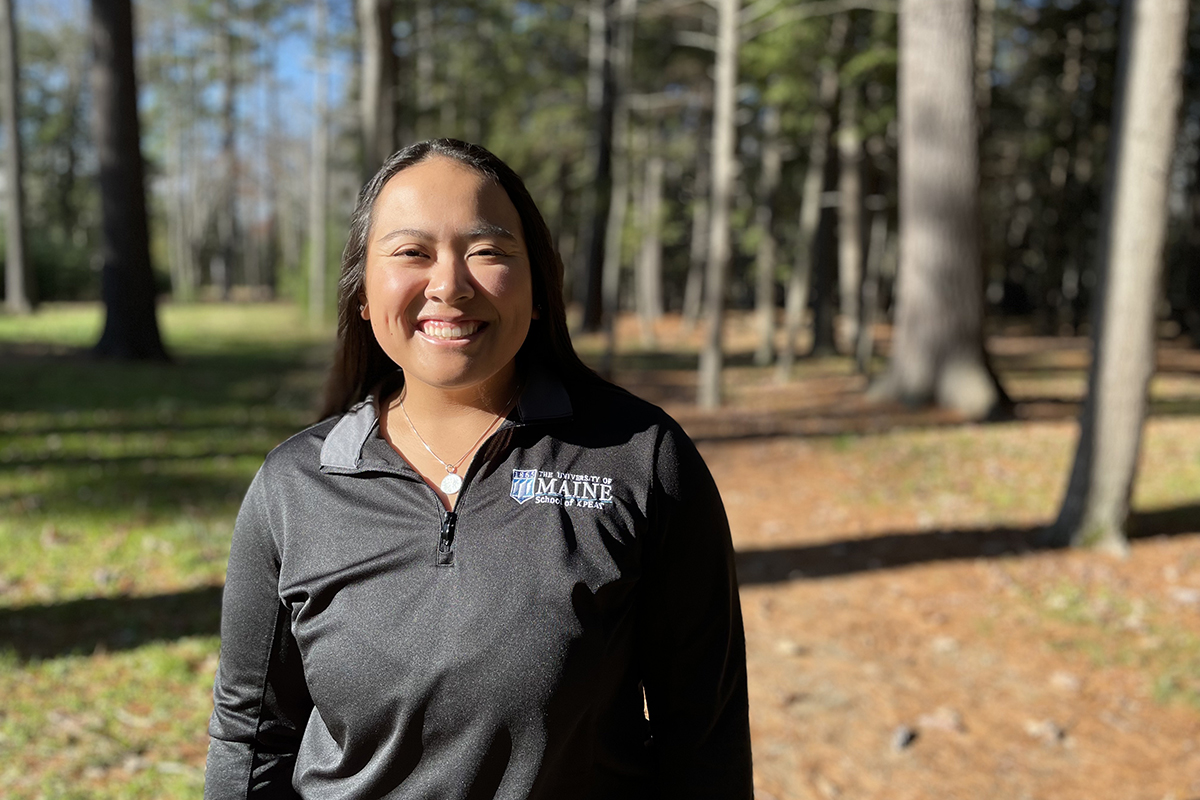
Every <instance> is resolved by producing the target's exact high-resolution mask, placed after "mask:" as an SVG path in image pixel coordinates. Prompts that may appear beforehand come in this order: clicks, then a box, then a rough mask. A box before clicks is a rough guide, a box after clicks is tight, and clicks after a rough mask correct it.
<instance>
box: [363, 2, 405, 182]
mask: <svg viewBox="0 0 1200 800" xmlns="http://www.w3.org/2000/svg"><path fill="white" fill-rule="evenodd" d="M392 5H393V4H392V0H358V24H359V31H360V38H361V41H362V97H361V100H360V106H359V111H360V114H361V117H362V136H363V176H364V178H370V177H371V176H372V175H374V174H375V171H376V170H378V169H379V167H380V166H382V165H383V162H384V161H386V160H387V157H388V156H390V155H391V154H392V151H394V150H395V149H396V54H395V52H394V51H393V49H392V45H393V38H394V37H393V35H392Z"/></svg>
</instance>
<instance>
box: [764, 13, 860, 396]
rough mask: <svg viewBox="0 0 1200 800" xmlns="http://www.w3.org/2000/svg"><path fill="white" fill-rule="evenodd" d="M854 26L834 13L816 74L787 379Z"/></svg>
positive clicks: (791, 279)
mask: <svg viewBox="0 0 1200 800" xmlns="http://www.w3.org/2000/svg"><path fill="white" fill-rule="evenodd" d="M849 29H850V15H849V14H848V13H841V14H838V15H837V16H835V17H834V18H833V21H832V24H831V26H830V29H829V38H828V40H827V45H826V52H825V58H824V59H822V61H821V65H820V69H819V73H818V78H817V108H816V116H815V118H814V119H813V128H812V136H811V139H810V142H809V149H808V164H807V165H806V166H805V170H804V180H803V183H802V184H801V189H800V192H801V197H800V222H799V226H798V235H797V242H796V252H795V255H794V256H793V258H794V260H793V262H792V269H791V273H790V274H789V276H788V287H787V297H786V299H785V301H784V315H783V328H784V332H783V346H782V347H780V348H779V353H778V354H777V356H776V360H775V366H776V376H777V378H778V379H779V380H788V379H789V378H790V377H791V374H792V365H793V364H794V363H795V359H796V347H797V343H798V342H797V340H798V339H799V336H800V328H801V325H802V323H803V321H804V312H805V310H806V309H807V308H808V291H809V286H810V285H811V281H812V272H813V261H814V259H815V257H816V249H817V233H818V227H819V226H820V224H821V194H822V189H823V188H824V186H825V173H826V165H827V163H828V161H829V149H830V147H829V145H830V139H831V138H832V131H833V112H834V106H835V105H836V104H837V99H838V91H839V87H840V80H839V78H838V62H839V61H840V59H841V57H842V50H843V48H844V47H845V44H846V39H847V35H848V32H849Z"/></svg>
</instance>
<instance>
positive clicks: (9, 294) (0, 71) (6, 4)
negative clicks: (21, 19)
mask: <svg viewBox="0 0 1200 800" xmlns="http://www.w3.org/2000/svg"><path fill="white" fill-rule="evenodd" d="M0 83H3V87H0V88H2V89H3V92H4V189H5V191H4V223H5V225H4V235H5V240H4V247H5V259H4V305H5V306H6V307H7V308H8V310H9V311H11V312H13V313H15V314H28V313H29V312H30V311H31V310H32V307H33V305H32V303H31V302H30V296H31V295H32V293H33V292H32V291H31V290H32V286H31V283H32V282H31V281H30V272H29V265H28V264H27V263H26V261H25V193H24V189H23V187H22V184H21V163H22V159H21V135H20V133H21V132H20V127H19V122H20V120H19V118H20V113H19V109H18V106H19V104H20V97H21V92H20V88H19V87H20V81H19V79H18V71H17V21H16V15H15V11H14V8H13V0H0Z"/></svg>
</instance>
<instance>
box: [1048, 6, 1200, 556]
mask: <svg viewBox="0 0 1200 800" xmlns="http://www.w3.org/2000/svg"><path fill="white" fill-rule="evenodd" d="M1123 11H1124V13H1123V15H1122V21H1121V49H1120V53H1119V55H1118V59H1119V61H1118V67H1117V70H1118V73H1117V75H1118V77H1117V81H1118V88H1117V92H1118V95H1117V101H1116V108H1115V109H1114V121H1113V130H1114V136H1113V140H1112V149H1111V157H1110V164H1111V165H1112V166H1111V168H1110V171H1109V175H1108V180H1107V186H1106V195H1107V196H1106V199H1105V222H1106V224H1104V225H1103V226H1102V227H1101V230H1103V231H1106V232H1107V234H1106V237H1105V240H1104V241H1103V243H1102V246H1101V248H1100V254H1099V257H1100V261H1099V266H1098V270H1097V271H1098V274H1099V275H1100V276H1101V282H1102V286H1101V290H1100V292H1099V293H1098V303H1097V306H1096V313H1095V320H1094V333H1093V358H1092V366H1091V369H1090V371H1089V376H1088V395H1087V398H1086V400H1085V402H1084V407H1083V412H1082V415H1081V418H1080V435H1079V444H1078V447H1077V449H1076V452H1075V462H1074V465H1073V466H1072V468H1071V477H1070V481H1069V484H1068V486H1067V492H1066V495H1065V497H1064V499H1063V504H1062V508H1061V509H1060V510H1059V514H1058V519H1057V520H1056V521H1055V523H1054V525H1053V526H1052V527H1051V528H1050V530H1049V532H1048V534H1049V538H1050V539H1051V541H1052V542H1053V543H1055V544H1060V545H1063V544H1071V545H1075V546H1087V547H1099V548H1102V549H1106V550H1110V551H1115V552H1118V553H1123V552H1125V551H1126V549H1127V548H1128V544H1127V540H1126V535H1125V525H1126V522H1127V520H1128V517H1129V500H1130V495H1131V493H1132V490H1133V480H1134V476H1135V474H1136V470H1137V459H1138V450H1139V449H1140V446H1141V434H1142V424H1143V420H1144V418H1145V414H1146V405H1147V394H1148V389H1149V384H1150V377H1151V375H1152V374H1153V371H1154V305H1155V299H1156V298H1157V296H1158V287H1159V284H1160V280H1161V276H1162V262H1163V245H1164V242H1165V240H1166V220H1167V193H1168V185H1169V179H1170V167H1171V155H1172V152H1173V150H1174V145H1175V132H1176V126H1177V117H1178V110H1179V104H1180V98H1181V96H1182V67H1183V53H1184V42H1185V38H1184V37H1185V34H1186V31H1187V14H1188V3H1187V0H1126V2H1125V5H1124V9H1123Z"/></svg>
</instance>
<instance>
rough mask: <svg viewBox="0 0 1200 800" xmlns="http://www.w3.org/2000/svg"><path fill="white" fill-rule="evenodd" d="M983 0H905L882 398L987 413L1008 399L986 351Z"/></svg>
mask: <svg viewBox="0 0 1200 800" xmlns="http://www.w3.org/2000/svg"><path fill="white" fill-rule="evenodd" d="M973 12H974V3H973V2H972V0H904V2H903V3H902V4H901V16H900V73H899V74H900V78H899V88H900V105H899V114H900V270H899V286H898V291H897V302H896V328H895V338H894V341H893V348H892V360H891V363H890V364H889V367H888V372H887V374H886V375H885V376H884V377H883V379H882V380H881V382H880V383H879V384H877V385H876V386H875V387H873V390H872V392H873V394H874V395H875V396H877V397H892V398H896V399H899V400H902V401H904V402H908V403H930V402H933V403H936V404H938V405H941V406H944V407H949V408H952V409H955V410H957V411H958V412H959V413H961V414H962V415H963V416H965V417H967V418H969V419H983V418H985V417H987V416H989V415H990V414H992V413H993V412H994V411H996V410H997V409H998V408H999V407H1000V405H1001V404H1002V402H1003V401H1004V400H1005V398H1004V395H1003V392H1002V391H1001V390H1000V386H999V384H998V383H997V381H996V379H995V376H994V375H993V374H992V373H991V371H990V370H989V368H988V365H987V362H986V357H985V355H984V350H983V268H982V262H981V256H980V245H979V159H978V143H977V139H976V119H975V117H976V115H975V77H974V75H975V61H974V55H973V52H972V51H973V47H972V42H973V41H974V35H973V34H974V31H973V27H972V15H973Z"/></svg>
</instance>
